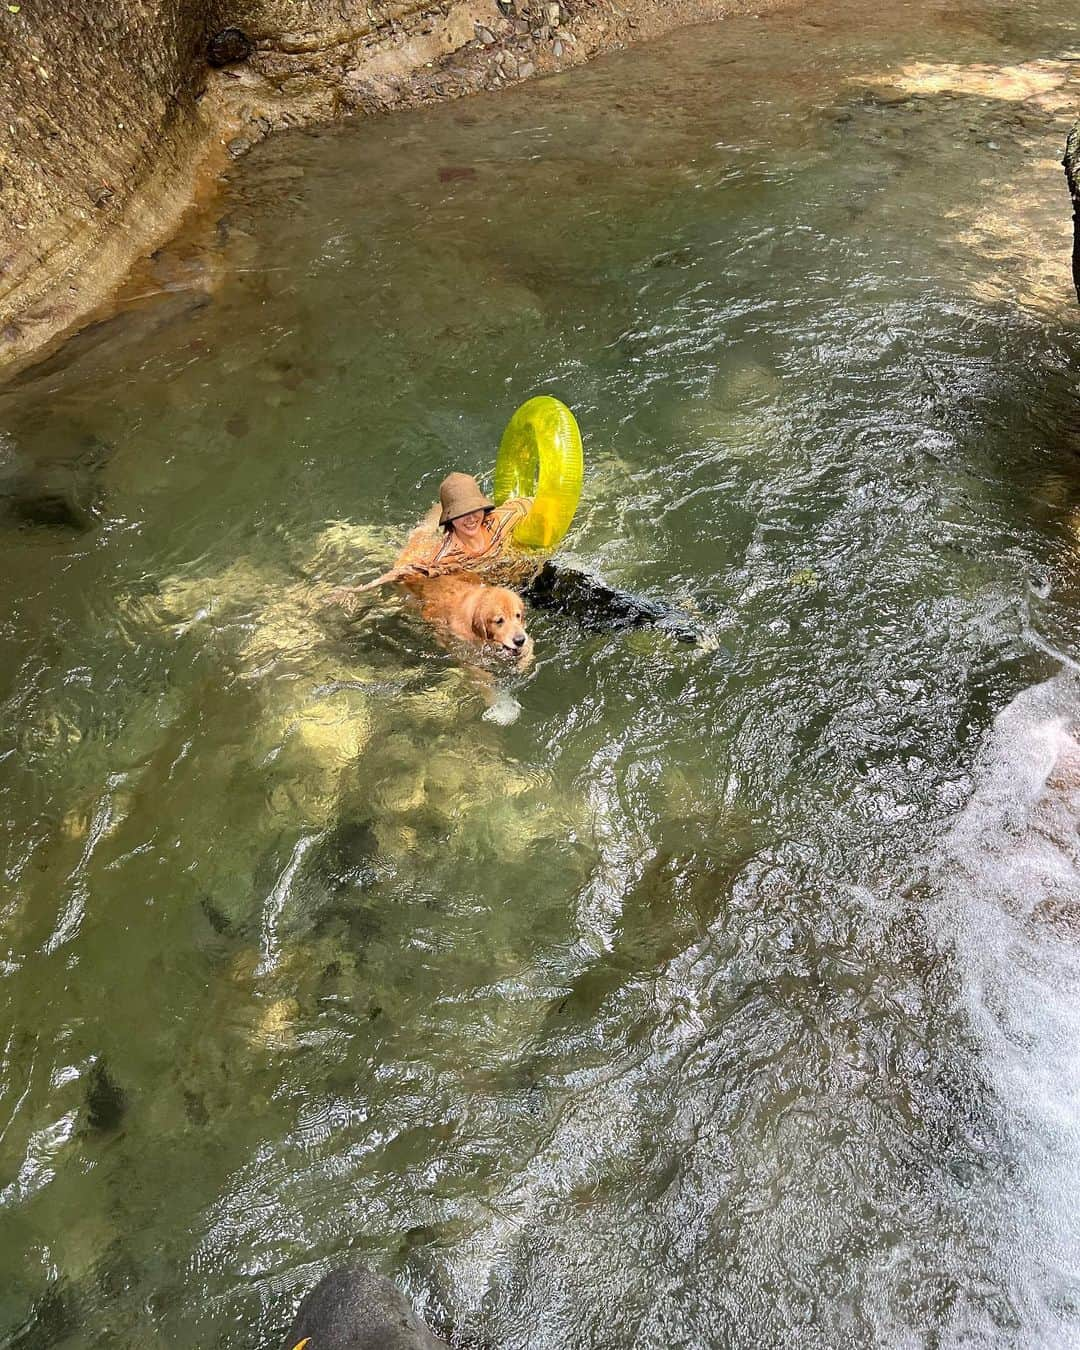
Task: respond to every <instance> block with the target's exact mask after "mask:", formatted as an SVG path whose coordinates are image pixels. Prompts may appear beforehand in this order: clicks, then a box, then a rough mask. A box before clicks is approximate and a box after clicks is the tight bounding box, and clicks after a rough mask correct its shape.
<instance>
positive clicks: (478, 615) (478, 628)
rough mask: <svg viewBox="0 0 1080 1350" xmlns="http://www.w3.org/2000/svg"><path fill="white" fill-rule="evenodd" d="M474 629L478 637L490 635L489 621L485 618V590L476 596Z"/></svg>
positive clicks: (473, 618)
mask: <svg viewBox="0 0 1080 1350" xmlns="http://www.w3.org/2000/svg"><path fill="white" fill-rule="evenodd" d="M472 630H473V632H474V633H475V634H476V636H477V637H478V638H486V637H487V635H488V631H487V623H486V621H485V619H484V592H483V591H480V594H479V595H478V596H477V597H476V604H474V605H473V608H472Z"/></svg>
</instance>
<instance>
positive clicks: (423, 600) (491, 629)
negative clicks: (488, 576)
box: [405, 573, 533, 669]
mask: <svg viewBox="0 0 1080 1350" xmlns="http://www.w3.org/2000/svg"><path fill="white" fill-rule="evenodd" d="M405 584H406V586H407V587H408V589H409V590H410V591H412V592H413V594H414V595H415V596H416V597H417V600H418V601H419V603H420V616H421V618H423V619H426V620H427V622H428V623H430V624H432V625H433V626H434V627H435V629H436V630H437V631H439V632H440V634H441V635H442V636H444V637H445V636H450V637H454V638H457V639H458V640H459V641H460V642H467V643H470V644H471V645H473V646H480V647H487V648H488V649H489V650H490V649H495V650H496V651H497V652H498V653H499V654H500V655H506V656H511V657H513V658H514V662H515V664H516V665H517V667H518V668H519V669H522V668H524V667H525V666H526V665H528V663H529V661H530V660H531V659H532V654H533V644H532V638H530V637H529V635H528V633H527V632H526V631H525V603H524V601H523V600H522V598H521V596H520V595H518V594H517V593H516V592H515V591H511V590H507V588H506V587H505V586H488V585H486V584H485V583H484V582H482V581H480V580H479V579H478V578H476V577H471V576H468V575H467V574H463V573H456V574H454V575H453V576H446V577H425V578H423V579H421V578H417V579H416V580H412V579H410V580H409V581H407V582H406V583H405Z"/></svg>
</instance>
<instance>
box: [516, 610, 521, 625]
mask: <svg viewBox="0 0 1080 1350" xmlns="http://www.w3.org/2000/svg"><path fill="white" fill-rule="evenodd" d="M514 618H515V619H517V621H518V623H520V622H521V610H518V612H517V613H516V614H515V615H514Z"/></svg>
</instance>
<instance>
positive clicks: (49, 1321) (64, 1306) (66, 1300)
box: [5, 1282, 79, 1350]
mask: <svg viewBox="0 0 1080 1350" xmlns="http://www.w3.org/2000/svg"><path fill="white" fill-rule="evenodd" d="M78 1330H79V1310H78V1306H77V1304H76V1301H75V1295H74V1294H73V1293H72V1291H71V1288H70V1286H69V1285H68V1284H66V1283H55V1282H54V1283H52V1284H50V1285H49V1286H48V1288H47V1289H46V1290H45V1292H44V1293H43V1294H42V1295H41V1297H40V1298H37V1299H35V1300H34V1306H33V1307H32V1308H31V1310H30V1316H29V1317H28V1318H27V1319H26V1321H25V1322H24V1323H23V1325H22V1326H21V1327H19V1329H18V1330H17V1331H16V1332H15V1334H14V1335H13V1336H12V1338H11V1340H10V1341H6V1342H5V1344H6V1345H8V1346H10V1347H11V1350H52V1347H53V1346H54V1345H61V1344H63V1342H64V1341H66V1340H67V1339H68V1338H69V1337H70V1336H73V1335H75V1333H76V1332H77V1331H78Z"/></svg>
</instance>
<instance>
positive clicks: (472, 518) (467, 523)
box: [451, 511, 484, 539]
mask: <svg viewBox="0 0 1080 1350" xmlns="http://www.w3.org/2000/svg"><path fill="white" fill-rule="evenodd" d="M483 523H484V513H483V511H470V512H469V514H468V515H467V516H458V517H457V519H456V520H454V521H451V525H452V527H453V530H454V533H455V534H460V535H462V536H463V537H464V538H465V539H472V538H474V537H475V536H476V535H477V534H478V533H479V531H480V526H481V525H482V524H483Z"/></svg>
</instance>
